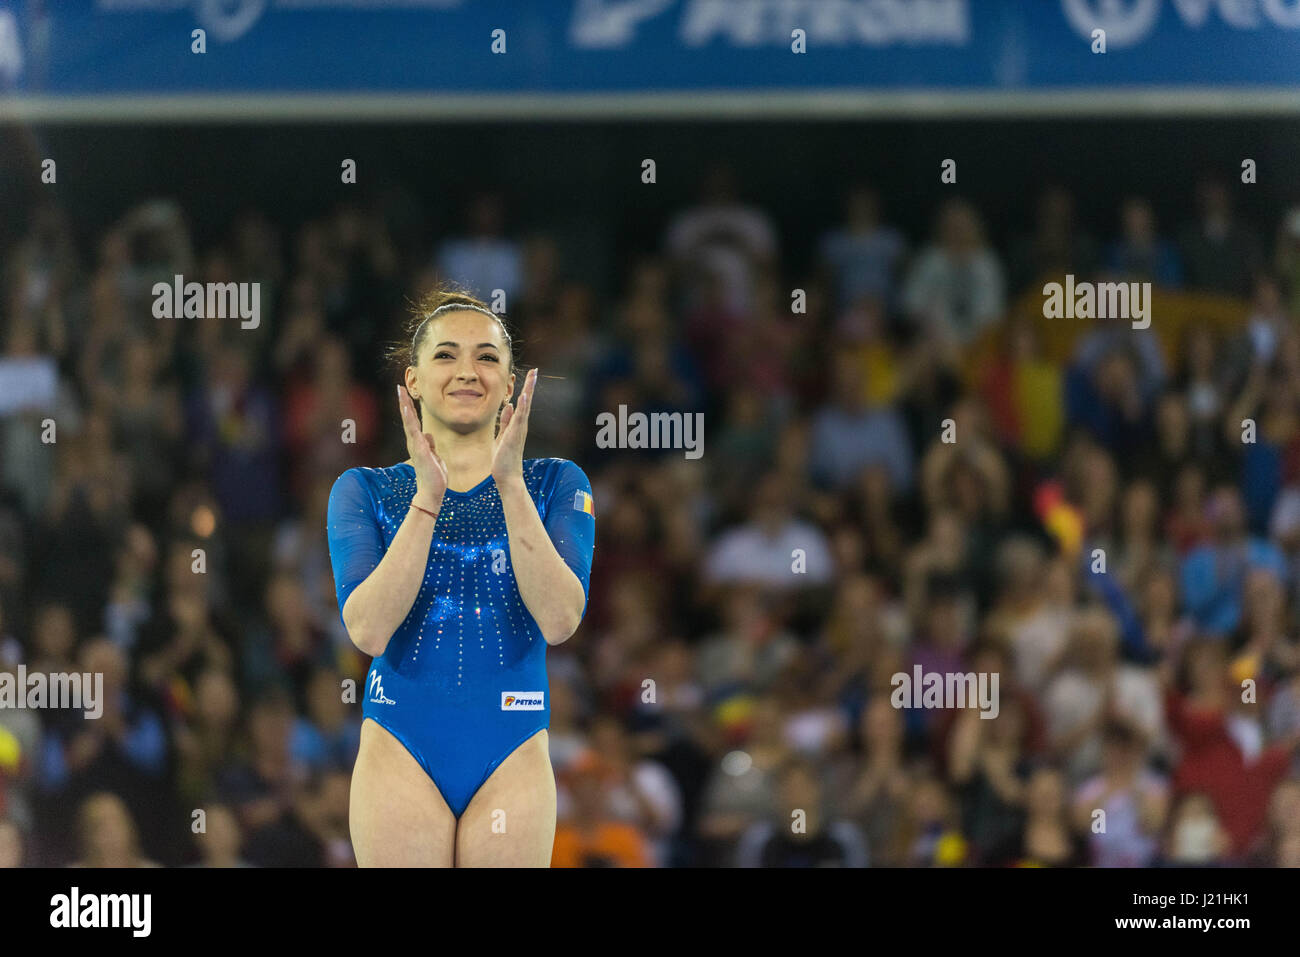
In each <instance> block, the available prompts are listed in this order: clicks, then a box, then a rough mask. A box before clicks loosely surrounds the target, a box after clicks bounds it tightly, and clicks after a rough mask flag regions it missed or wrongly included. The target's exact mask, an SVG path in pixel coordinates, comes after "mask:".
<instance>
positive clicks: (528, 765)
mask: <svg viewBox="0 0 1300 957" xmlns="http://www.w3.org/2000/svg"><path fill="white" fill-rule="evenodd" d="M554 846H555V772H554V771H553V770H552V769H551V755H550V750H549V735H547V733H546V730H545V729H542V730H541V731H538V732H537V733H536V734H535V735H533V736H532V737H531V738H529V739H528V740H527V741H525V742H524V743H523V744H521V745H519V747H517V748H515V750H514V751H512V752H510V756H509V757H508V758H506V759H505V760H504V761H502V762H501V763H500V764H499V765H498V766H497V768H496V770H495V771H493V772H492V774H491V776H490V777H489V778H488V779H487V780H486V781H484V782H483V786H482V787H481V788H479V789H478V791H477V792H476V793H475V794H474V797H473V799H472V800H471V801H470V802H469V807H467V808H465V813H464V814H462V815H461V817H460V825H459V826H458V827H457V829H456V866H457V867H550V866H551V851H552V850H553V848H554Z"/></svg>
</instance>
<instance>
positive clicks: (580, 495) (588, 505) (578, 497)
mask: <svg viewBox="0 0 1300 957" xmlns="http://www.w3.org/2000/svg"><path fill="white" fill-rule="evenodd" d="M573 507H574V509H575V510H576V511H579V512H586V513H587V514H588V515H590V516H591V517H592V518H595V517H596V505H595V503H594V502H592V500H591V496H590V495H589V494H588V493H586V492H584V491H583V490H582V489H578V491H576V492H574V493H573Z"/></svg>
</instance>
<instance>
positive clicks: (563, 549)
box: [328, 458, 596, 817]
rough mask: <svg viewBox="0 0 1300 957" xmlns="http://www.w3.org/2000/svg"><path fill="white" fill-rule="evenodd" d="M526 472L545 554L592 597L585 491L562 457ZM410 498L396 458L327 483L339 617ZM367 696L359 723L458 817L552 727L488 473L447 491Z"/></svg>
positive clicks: (541, 649)
mask: <svg viewBox="0 0 1300 957" xmlns="http://www.w3.org/2000/svg"><path fill="white" fill-rule="evenodd" d="M523 471H524V484H525V485H526V486H527V488H528V493H529V495H531V496H532V499H533V502H534V503H535V504H536V505H537V511H538V514H539V515H540V516H541V519H542V524H543V525H544V526H545V528H546V531H547V534H548V535H550V538H551V541H552V542H553V543H554V545H555V548H556V551H557V552H558V553H559V555H560V557H561V558H562V559H564V562H565V564H566V565H568V566H569V568H571V569H572V570H573V572H574V574H575V575H577V576H578V579H579V580H580V581H581V582H582V590H583V593H584V594H589V591H590V581H591V561H592V556H593V552H594V550H595V535H596V519H595V510H594V508H593V505H592V499H591V483H590V482H589V481H588V480H587V476H586V475H585V474H584V473H583V471H582V469H580V468H578V466H576V465H574V464H573V463H572V462H570V461H568V460H567V459H556V458H549V459H528V460H526V461H525V462H524V469H523ZM414 495H415V469H413V468H412V467H411V466H409V465H407V464H405V463H402V464H400V465H393V466H390V467H388V468H379V469H374V468H353V469H348V470H347V471H346V472H344V473H343V474H342V475H341V476H339V478H338V480H337V481H336V482H335V483H334V488H333V490H332V491H331V492H330V499H329V512H328V523H329V551H330V562H331V564H332V565H333V567H334V583H335V591H336V594H337V596H338V602H339V614H340V617H341V616H342V612H343V606H344V604H345V603H346V602H347V600H348V596H349V595H351V594H352V591H353V589H355V588H356V587H357V586H358V585H360V584H361V583H362V582H363V581H365V579H366V578H367V577H368V576H369V575H370V573H371V572H373V571H374V570H375V567H376V566H377V565H378V564H379V562H380V560H381V559H382V558H383V557H384V553H385V552H386V551H387V550H388V547H389V545H390V544H391V543H392V541H393V537H394V536H395V535H396V534H397V531H398V529H399V528H401V525H402V522H403V521H406V520H407V514H408V510H409V507H410V504H411V499H412V498H413V497H414ZM410 514H411V520H418V521H426V522H427V521H429V517H428V516H427V515H420V514H419V513H418V512H411V513H410ZM583 613H584V614H585V613H586V604H585V602H584V605H583ZM364 690H365V699H364V704H363V706H362V714H363V716H364V717H366V718H371V719H373V720H374V721H376V722H378V723H379V724H380V725H382V726H383V727H384V728H386V729H387V730H388V731H389V732H390V733H391V734H392V735H393V736H394V737H395V738H397V740H399V741H401V742H402V744H403V745H404V746H405V747H406V749H407V750H408V751H410V752H411V755H412V756H413V757H414V758H415V760H416V761H418V762H419V763H420V766H421V767H423V768H424V770H425V772H426V773H427V774H428V775H429V777H430V778H431V779H432V780H433V783H434V785H435V786H437V788H438V791H439V792H440V793H441V794H442V796H443V799H444V800H445V801H446V802H447V806H448V807H450V808H451V811H452V813H453V814H455V815H456V816H457V817H460V816H461V815H462V814H463V813H464V812H465V808H466V807H468V806H469V802H470V799H471V798H473V796H474V793H475V792H476V791H477V790H478V789H479V787H480V786H482V784H483V782H484V781H486V780H487V779H488V776H489V775H490V774H491V773H492V772H493V771H494V770H495V769H496V767H497V766H498V765H499V764H500V763H501V762H502V761H504V760H505V759H506V758H507V757H508V756H509V755H510V753H511V752H512V751H514V750H515V748H517V747H518V746H519V745H520V744H522V743H523V742H524V741H526V740H528V738H530V737H532V736H533V735H534V734H536V733H537V732H538V731H540V730H541V729H543V728H546V727H548V725H549V724H550V715H551V703H550V695H549V693H548V692H549V686H548V683H547V680H546V639H545V638H543V637H542V633H541V630H540V629H539V628H538V627H537V622H536V621H534V619H533V616H532V615H531V614H530V613H529V611H528V609H527V607H525V605H524V603H523V600H522V599H521V598H520V596H519V588H518V586H517V585H516V584H515V575H514V570H513V568H512V566H511V564H510V542H509V538H508V535H507V531H506V522H505V513H504V510H503V509H502V506H501V496H500V495H499V494H498V492H497V487H496V482H495V481H494V480H493V479H492V476H490V475H489V476H488V477H487V478H485V479H484V480H483V481H482V482H480V483H479V484H478V485H476V486H474V488H472V489H470V490H469V491H467V492H456V491H452V490H450V489H448V490H447V493H446V496H445V497H444V499H443V502H442V508H441V509H440V510H439V512H438V520H437V523H436V524H435V525H434V530H433V540H432V542H431V543H430V546H429V559H428V563H427V565H426V568H425V572H424V580H423V582H422V583H421V585H420V590H419V593H418V594H417V595H416V598H415V603H414V604H413V605H412V607H411V611H410V613H409V614H408V615H407V616H406V619H405V620H404V621H403V622H402V624H401V625H400V626H399V627H398V629H397V631H395V632H394V633H393V636H392V638H391V639H390V640H389V642H388V647H387V648H386V649H385V651H384V653H383V655H382V656H381V657H379V658H376V659H375V660H374V662H373V663H372V664H371V666H370V673H369V674H368V675H367V677H366V687H365V689H364Z"/></svg>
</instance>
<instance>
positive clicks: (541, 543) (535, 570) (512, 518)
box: [497, 473, 594, 645]
mask: <svg viewBox="0 0 1300 957" xmlns="http://www.w3.org/2000/svg"><path fill="white" fill-rule="evenodd" d="M579 474H580V473H579ZM497 490H498V491H499V492H500V494H501V505H502V508H503V509H504V511H505V516H506V530H507V532H508V533H509V536H510V564H511V565H512V566H513V569H514V573H515V584H516V585H517V586H518V588H519V597H520V598H521V599H522V600H523V603H524V606H525V607H526V608H527V609H528V612H529V614H531V615H532V616H533V619H534V620H535V621H536V622H537V627H538V628H540V629H541V632H542V637H543V638H545V639H546V643H547V644H548V645H558V644H561V643H562V642H564V641H567V640H568V639H569V637H570V636H572V634H573V633H574V632H575V631H577V630H578V625H579V624H581V623H582V616H583V613H584V612H585V611H586V610H587V589H586V587H585V586H584V584H583V582H582V580H581V579H580V578H579V577H578V575H577V573H575V572H574V570H573V569H572V568H570V567H569V564H568V562H566V561H565V560H564V559H563V558H562V557H561V556H560V553H559V551H558V550H557V549H556V546H555V543H554V542H552V540H551V536H550V534H549V533H548V531H547V529H546V526H545V525H543V524H542V517H541V515H540V513H539V512H538V511H537V506H536V505H535V504H534V503H533V499H532V496H530V495H529V494H528V488H527V486H525V485H524V480H523V477H522V476H519V477H515V478H511V479H508V480H506V481H504V482H498V483H497ZM566 491H567V490H566ZM556 498H557V499H559V500H558V501H556V502H555V503H554V505H553V506H552V508H553V509H557V510H558V509H560V508H565V507H567V508H569V510H570V511H572V506H571V505H569V504H568V503H569V502H571V501H572V500H573V495H572V493H571V492H568V494H567V501H565V496H564V495H563V494H560V493H557V495H556ZM574 519H575V521H581V520H583V519H585V520H586V521H587V522H589V523H591V524H594V520H593V519H592V518H591V516H589V515H581V514H580V513H579V514H578V515H575V516H574ZM590 562H591V558H590V551H589V550H588V557H587V566H588V567H590Z"/></svg>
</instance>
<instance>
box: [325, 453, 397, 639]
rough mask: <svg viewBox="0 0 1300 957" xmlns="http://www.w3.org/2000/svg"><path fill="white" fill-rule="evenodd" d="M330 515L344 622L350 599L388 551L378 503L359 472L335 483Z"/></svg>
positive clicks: (336, 582) (332, 551) (337, 591)
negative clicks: (376, 512) (379, 517)
mask: <svg viewBox="0 0 1300 957" xmlns="http://www.w3.org/2000/svg"><path fill="white" fill-rule="evenodd" d="M326 514H327V525H328V536H329V550H330V565H331V566H332V567H333V569H334V593H335V595H337V597H338V600H339V619H340V620H342V618H343V606H344V605H345V604H347V600H348V597H349V596H350V595H351V594H352V592H353V591H355V590H356V587H357V586H358V585H360V584H361V583H362V582H363V581H365V580H366V579H367V578H369V577H370V573H371V572H373V571H374V570H375V568H377V567H378V565H379V562H380V561H381V560H382V559H383V557H384V552H385V551H386V548H385V547H384V535H383V531H382V530H381V529H380V527H379V519H378V518H377V517H376V515H375V504H374V500H373V498H372V497H371V495H370V490H369V489H368V488H367V487H366V482H365V480H364V479H363V478H362V476H361V473H360V472H358V471H357V470H356V469H348V470H347V471H346V472H344V473H343V474H342V475H340V476H339V477H338V479H337V480H336V481H335V482H334V488H333V489H331V490H330V499H329V506H328V509H327V512H326Z"/></svg>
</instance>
